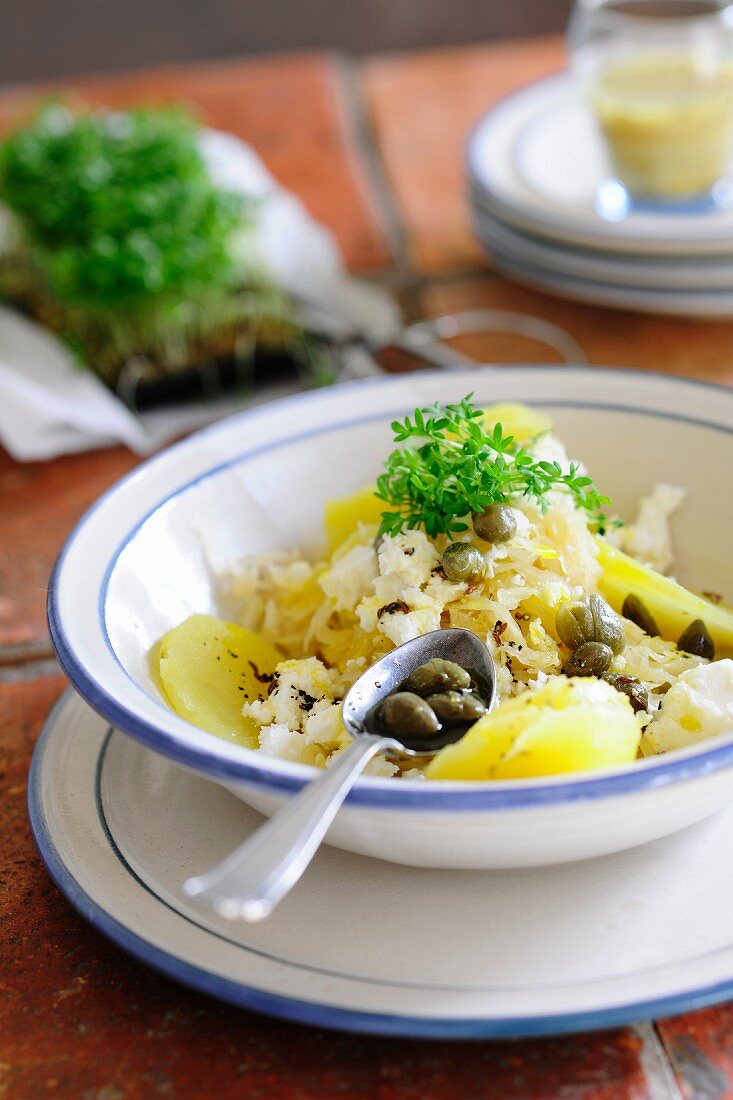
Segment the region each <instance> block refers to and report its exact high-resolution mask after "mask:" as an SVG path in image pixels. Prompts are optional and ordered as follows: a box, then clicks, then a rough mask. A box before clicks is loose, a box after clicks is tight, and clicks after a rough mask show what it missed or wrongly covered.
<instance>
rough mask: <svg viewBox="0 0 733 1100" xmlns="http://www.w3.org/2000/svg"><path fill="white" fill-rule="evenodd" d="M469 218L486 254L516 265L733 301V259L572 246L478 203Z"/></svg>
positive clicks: (645, 290) (569, 275) (605, 282)
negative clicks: (508, 221) (718, 295)
mask: <svg viewBox="0 0 733 1100" xmlns="http://www.w3.org/2000/svg"><path fill="white" fill-rule="evenodd" d="M471 214H472V216H473V224H474V228H475V231H476V234H477V236H478V237H479V238H480V240H481V242H482V243H483V244H484V245H485V246H486V247H487V249H488V250H489V252H490V253H493V252H494V251H496V252H497V253H499V254H501V255H504V256H508V257H509V258H510V259H512V260H514V261H515V262H516V263H520V264H526V265H527V266H529V267H540V268H545V269H546V271H548V272H552V273H554V274H558V275H560V276H566V277H568V278H571V279H583V280H588V279H590V280H592V281H593V282H597V283H601V284H609V285H611V286H615V287H619V286H621V287H624V286H629V285H632V286H633V287H634V288H638V287H641V288H642V289H643V291H644V292H646V293H649V292H656V291H662V292H668V291H673V292H676V293H685V294H689V293H692V294H697V295H700V294H701V293H705V294H708V295H709V294H710V293H711V292H712V293H713V294H714V293H715V292H718V291H722V292H724V293H725V294H727V295H728V296H729V297H733V255H731V256H730V257H728V256H713V257H708V258H707V259H706V260H697V259H695V260H691V259H687V260H680V259H677V258H676V257H675V258H672V257H669V256H662V257H650V256H625V255H621V254H619V253H618V252H608V251H607V252H602V251H598V250H593V249H587V248H575V247H573V246H572V245H569V244H567V243H565V242H564V241H549V240H547V239H546V238H542V237H538V236H537V235H536V234H532V233H525V232H523V231H522V230H520V229H515V228H514V227H513V226H510V225H507V224H506V223H505V222H502V221H500V220H499V219H498V218H497V217H496V216H495V215H493V214H491V213H489V211H488V210H487V209H486V208H485V207H482V206H481V205H480V204H479V203H472V205H471Z"/></svg>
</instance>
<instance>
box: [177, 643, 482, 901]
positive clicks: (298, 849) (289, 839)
mask: <svg viewBox="0 0 733 1100" xmlns="http://www.w3.org/2000/svg"><path fill="white" fill-rule="evenodd" d="M433 657H442V658H444V659H446V660H450V661H455V663H456V664H458V665H460V666H461V667H462V668H465V669H466V671H467V672H469V673H470V674H471V677H472V679H473V680H474V682H475V683H476V685H477V687H478V689H479V693H480V694H481V696H482V698H483V700H484V702H485V703H486V705H487V707H488V708H489V709H490V708H491V706H492V705H493V703H494V699H495V696H496V673H495V669H494V662H493V659H492V657H491V654H490V653H489V651H488V649H487V648H486V646H485V645H484V643H483V642H482V641H481V639H480V638H478V637H477V636H476V635H475V634H472V633H471V631H470V630H459V629H453V628H451V629H446V630H433V631H431V633H429V634H423V635H422V636H421V637H419V638H413V640H412V641H410V642H405V644H404V645H401V646H398V647H397V648H396V649H393V650H392V652H391V653H388V654H387V656H386V657H383V658H382V660H381V661H377V662H376V664H373V665H372V666H371V668H369V669H368V670H367V671H366V672H365V673H364V675H363V676H360V677H359V679H358V680H357V681H356V683H355V684H354V685H353V687H352V688H351V690H350V691H349V693H348V695H347V696H346V698H345V699H344V701H343V705H342V714H343V720H344V725H345V726H346V728H347V730H348V731H349V733H350V734H351V736H352V737H353V739H354V741H353V744H352V745H350V746H349V748H348V749H346V750H345V751H344V752H343V753H341V755H340V756H339V758H338V760H337V761H336V763H335V764H333V765H332V767H330V768H327V769H326V771H325V772H324V773H323V775H322V776H320V777H319V778H318V779H315V780H313V781H312V782H311V783H309V784H308V785H307V786H306V787H305V788H304V789H303V790H302V791H301V792H300V794H298V795H296V797H295V798H293V799H292V801H291V802H289V803H288V805H287V806H286V807H285V808H284V809H282V810H280V812H279V813H278V814H276V815H275V816H274V817H272V818H270V820H269V821H268V822H266V823H265V824H264V825H262V826H261V827H260V828H259V829H258V830H257V832H256V833H254V834H253V835H252V836H251V837H249V838H248V839H247V840H246V841H245V842H244V843H243V844H241V845H240V846H239V847H238V848H236V849H235V851H233V852H232V853H231V855H229V856H227V857H226V859H224V860H222V862H221V863H220V864H218V865H217V866H216V867H214V868H212V870H211V871H208V872H207V873H206V874H204V875H200V876H197V877H196V878H190V879H188V880H187V881H186V882H185V883H184V886H183V889H184V891H185V893H186V894H188V896H189V897H195V898H199V899H200V900H201V901H203V902H206V903H207V904H208V905H210V906H211V908H212V909H214V910H215V911H216V912H217V913H218V914H219V915H220V916H222V917H228V918H230V919H232V920H234V919H236V918H240V919H242V920H246V921H258V920H263V919H264V918H265V917H267V916H269V914H270V913H271V912H272V910H273V908H274V906H275V905H277V903H278V902H279V901H280V900H281V898H283V897H285V895H286V894H287V893H288V892H289V891H290V890H291V889H292V887H293V886H295V883H296V882H297V881H298V879H299V878H300V876H301V875H302V874H303V872H304V871H305V869H306V867H307V866H308V864H309V863H310V861H311V860H312V859H313V856H314V855H315V854H316V852H317V850H318V848H319V846H320V844H321V841H322V840H323V838H324V836H325V835H326V832H327V831H328V827H329V826H330V824H331V822H332V821H333V819H334V818H335V816H336V814H337V812H338V810H339V807H340V806H341V804H342V803H343V801H344V799H345V798H346V796H347V795H348V793H349V791H350V790H351V788H352V787H353V785H354V783H355V782H356V780H357V778H358V777H359V775H360V774H361V773H362V771H363V770H364V768H365V767H366V765H367V763H368V762H369V761H370V760H371V758H372V757H373V756H376V754H377V753H378V752H384V753H385V755H387V756H389V757H391V758H394V759H399V758H401V757H412V756H420V757H423V758H424V757H430V756H434V755H435V754H436V752H438V751H439V750H440V749H441V748H443V747H444V746H445V745H448V744H451V743H452V742H454V741H457V740H458V739H459V738H460V737H462V736H463V733H464V732H465V727H461V726H458V727H456V728H453V729H448V730H446V731H445V732H444V733H442V734H438V735H437V736H436V737H431V738H430V739H417V738H412V737H411V738H409V739H408V738H404V739H403V740H398V739H397V738H396V737H386V736H384V735H383V734H381V733H378V732H375V731H374V730H373V729H372V728H370V727H371V726H372V725H373V713H374V708H375V707H376V705H377V703H379V702H380V700H382V699H383V698H384V697H385V696H387V695H389V694H390V693H391V692H392V691H394V690H395V688H397V687H399V685H400V684H401V683H402V682H403V680H405V679H406V677H407V676H409V675H410V673H411V672H412V671H413V670H414V669H416V668H418V667H419V666H420V665H423V664H425V663H426V661H429V660H431V658H433Z"/></svg>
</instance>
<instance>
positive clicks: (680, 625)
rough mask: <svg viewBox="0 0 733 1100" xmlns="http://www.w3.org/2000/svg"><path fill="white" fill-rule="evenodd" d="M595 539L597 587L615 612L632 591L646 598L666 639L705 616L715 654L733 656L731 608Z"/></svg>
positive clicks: (603, 540)
mask: <svg viewBox="0 0 733 1100" xmlns="http://www.w3.org/2000/svg"><path fill="white" fill-rule="evenodd" d="M596 541H597V543H598V549H599V555H598V561H599V563H600V565H601V568H602V569H603V573H602V575H601V579H600V580H599V582H598V590H599V591H600V593H601V595H602V596H603V598H604V599H606V600H608V602H609V603H610V605H611V607H612V608H613V609H614V611H619V612H620V611H621V609H622V607H623V603H624V600H625V599H626V597H627V596H628V595H629V593H633V594H634V595H635V596H639V597H640V598H641V599H642V600H643V601H644V603H645V604H646V606H647V608H648V609H649V611H651V613H652V615H653V616H654V618H655V619H656V621H657V626H658V627H659V632H660V634H661V635H662V637H663V638H666V639H667V641H670V642H676V641H677V640H678V639H679V637H680V635H681V634H682V632H683V631H685V630H686V629H687V627H688V626H689V625H690V623H692V622H694V620H695V619H702V620H703V622H704V623H705V625H706V626H707V628H708V630H709V631H710V634H711V635H712V638H713V641H714V642H715V650H716V656H717V657H723V656H731V655H733V611H732V610H731V609H730V608H729V607H725V605H724V604H714V603H712V602H711V601H710V600H706V599H703V597H702V596H696V595H695V593H694V592H689V591H688V589H686V588H683V587H682V585H681V584H678V583H677V581H674V580H672V578H671V577H665V576H664V575H663V574H662V573H657V572H656V571H655V570H654V569H651V568H650V567H649V566H648V565H642V564H641V562H638V561H635V559H634V558H630V557H629V556H628V554H624V553H623V551H621V550H617V549H616V547H615V546H611V545H610V543H608V542H606V540H605V539H602V538H598V539H597V540H596Z"/></svg>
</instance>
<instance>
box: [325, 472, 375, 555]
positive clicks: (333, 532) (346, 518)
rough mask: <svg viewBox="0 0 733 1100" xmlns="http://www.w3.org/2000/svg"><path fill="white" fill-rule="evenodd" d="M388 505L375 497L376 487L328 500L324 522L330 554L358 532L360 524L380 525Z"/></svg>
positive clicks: (368, 487)
mask: <svg viewBox="0 0 733 1100" xmlns="http://www.w3.org/2000/svg"><path fill="white" fill-rule="evenodd" d="M387 508H388V505H386V504H385V502H384V501H383V500H378V499H377V498H376V497H375V495H374V485H367V486H366V487H365V488H364V489H359V490H357V492H355V493H350V494H349V495H348V496H345V497H335V498H334V499H333V500H327V501H326V503H325V505H324V517H323V518H324V522H325V526H326V538H327V539H328V548H329V552H333V550H335V549H336V547H337V546H340V545H341V543H342V542H344V540H345V539H347V538H348V537H349V535H351V534H353V532H354V531H355V530H356V525H357V524H358V523H380V522H381V519H382V512H384V511H386V510H387Z"/></svg>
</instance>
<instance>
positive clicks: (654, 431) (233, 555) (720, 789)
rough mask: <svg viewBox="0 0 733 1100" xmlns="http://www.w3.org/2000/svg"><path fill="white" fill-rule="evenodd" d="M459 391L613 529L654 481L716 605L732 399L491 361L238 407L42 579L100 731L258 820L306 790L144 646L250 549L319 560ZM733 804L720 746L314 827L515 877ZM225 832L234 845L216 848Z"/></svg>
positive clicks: (731, 456)
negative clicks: (586, 491)
mask: <svg viewBox="0 0 733 1100" xmlns="http://www.w3.org/2000/svg"><path fill="white" fill-rule="evenodd" d="M469 392H473V393H474V395H475V398H474V399H475V400H476V401H477V402H478V403H480V404H490V403H492V402H496V401H508V400H511V401H525V402H528V403H530V404H532V405H534V406H536V407H538V408H539V409H541V410H543V411H546V412H547V413H549V414H550V415H551V416H552V418H553V419H554V421H555V424H556V426H557V430H558V432H559V434H560V435H561V437H562V438H563V439H564V441H565V442H566V445H567V447H568V451H569V453H570V454H572V455H574V456H578V457H580V458H582V459H583V460H584V461H585V462H586V464H587V465H588V467H589V468H590V470H591V472H592V473H593V475H594V477H595V479H596V480H597V482H598V483H599V484H600V485H601V486H602V487H603V489H604V491H606V492H608V493H609V494H610V495H611V496H612V497H613V498H614V501H615V503H616V505H617V507H618V509H619V511H620V512H621V513H622V514H626V515H631V514H633V512H634V509H635V506H636V503H637V501H638V500H639V498H640V497H641V496H642V495H644V494H645V493H646V492H648V491H649V490H650V489H651V487H652V486H653V485H654V484H655V483H657V482H659V481H667V482H672V483H673V484H678V485H682V486H683V487H685V488H686V489H687V490H688V494H689V495H688V498H687V500H686V502H685V504H684V506H683V508H682V510H681V511H680V513H679V514H678V516H677V517H676V518H675V522H674V537H675V545H676V548H677V557H676V563H675V573H676V575H677V576H678V577H679V579H680V580H682V581H683V582H685V583H687V584H689V585H690V586H692V587H695V588H697V589H706V590H715V591H721V592H724V593H726V592H727V593H728V594H730V592H731V588H732V587H733V586H731V583H730V561H729V549H730V546H731V544H733V516H732V515H731V509H730V505H729V500H728V496H727V492H726V476H727V472H728V471H729V470H730V469H731V465H732V463H733V390H728V389H726V388H724V387H720V386H714V385H711V384H706V383H702V382H693V381H691V380H687V379H683V378H674V377H670V376H666V375H660V374H654V373H651V372H649V373H647V372H641V371H629V370H614V369H602V368H593V367H515V366H512V367H499V368H489V367H487V368H480V369H467V370H460V371H452V372H450V373H434V372H421V373H418V374H412V375H403V376H396V377H393V378H385V379H379V380H375V381H368V382H361V383H355V384H352V385H344V386H340V387H337V388H332V389H326V390H319V391H315V392H312V393H309V394H306V395H301V396H297V397H292V398H288V399H285V400H283V401H280V402H278V403H276V404H273V405H269V406H266V407H263V408H259V409H256V410H252V411H250V412H245V413H240V414H238V415H236V416H234V417H232V418H230V419H229V420H227V421H225V422H223V423H220V424H217V425H216V426H214V427H212V428H208V429H206V430H205V431H203V432H200V433H198V434H197V435H195V436H193V437H191V438H190V439H188V440H186V441H184V442H182V443H179V444H177V445H175V446H173V447H171V448H169V449H168V450H166V451H164V452H163V453H162V454H160V455H158V456H157V457H155V458H153V459H151V460H150V461H148V462H146V463H145V464H144V465H142V466H141V467H139V468H138V469H137V470H136V471H135V472H133V473H132V474H131V475H129V476H128V477H127V478H125V479H123V480H122V481H121V482H120V483H119V484H118V485H117V486H115V487H114V488H113V489H111V490H110V491H109V492H107V493H106V494H105V495H104V496H103V497H102V498H101V499H100V500H99V501H98V502H97V504H96V505H95V506H94V507H93V508H92V509H91V510H90V511H89V512H88V513H87V515H86V516H85V517H84V518H83V519H82V520H81V522H80V523H79V525H78V526H77V528H76V530H75V531H74V532H73V533H72V535H71V537H70V538H69V540H68V542H67V544H66V546H65V548H64V550H63V551H62V554H61V556H60V558H59V561H58V563H57V565H56V568H55V571H54V574H53V577H52V581H51V586H50V592H49V624H50V629H51V635H52V639H53V643H54V646H55V648H56V651H57V653H58V656H59V659H60V661H61V663H62V665H63V667H64V669H65V671H66V672H67V674H68V676H69V678H70V680H71V682H72V684H73V685H74V687H75V688H76V690H77V691H78V692H79V693H80V694H81V695H82V696H83V697H84V698H85V699H86V700H87V702H88V703H89V704H90V705H91V706H92V707H93V708H95V709H96V710H97V711H98V712H99V713H100V714H102V715H103V716H104V717H105V718H106V719H107V720H108V721H109V722H110V723H111V724H112V725H113V726H115V727H116V728H118V729H119V730H122V731H124V732H125V733H127V734H129V735H130V736H132V737H134V738H137V739H138V740H139V741H141V742H143V743H144V744H145V745H147V746H149V747H150V748H152V749H154V750H156V751H157V752H160V753H162V754H164V755H165V756H167V757H169V758H170V759H172V760H174V761H176V762H177V763H178V764H180V765H181V766H182V767H183V768H187V769H189V770H191V771H193V772H195V773H197V774H200V775H202V776H206V777H209V778H210V779H212V780H214V781H216V782H219V783H221V784H222V785H224V786H225V787H227V788H228V789H229V790H231V791H233V792H234V793H236V794H237V795H238V796H239V797H240V798H241V799H242V800H243V801H245V802H246V803H248V804H249V805H251V806H253V807H254V808H255V809H257V810H260V811H261V812H263V813H265V814H271V813H273V812H274V811H276V810H277V809H278V808H280V807H281V806H282V805H283V804H284V803H285V802H287V800H288V799H290V798H291V797H292V796H293V795H294V794H295V793H296V792H297V791H299V790H300V789H301V788H302V787H303V785H304V784H305V783H307V782H308V781H309V780H310V779H312V778H314V776H315V775H316V770H315V769H313V768H310V767H308V766H306V765H302V764H297V763H292V762H289V761H285V760H280V759H276V758H274V757H272V756H268V755H265V754H262V753H259V752H257V751H253V750H249V749H246V748H243V747H241V746H238V745H235V744H231V743H229V742H227V741H224V740H222V739H220V738H218V737H215V736H214V735H211V734H208V733H205V732H203V731H202V730H200V729H198V728H196V727H195V726H193V725H191V724H189V723H188V722H186V721H184V720H183V719H182V718H179V717H178V716H177V715H176V714H174V713H173V712H172V711H171V710H170V709H169V707H168V706H167V705H166V703H165V701H164V700H163V698H162V697H161V695H160V693H159V691H158V688H157V686H156V683H155V679H154V676H153V675H152V674H151V666H150V652H151V649H152V647H153V646H154V644H155V643H156V641H157V640H158V639H159V638H160V637H161V635H162V634H163V633H164V632H165V631H166V630H168V629H169V628H170V627H172V626H174V625H175V624H177V623H179V622H180V621H181V620H182V619H184V618H185V617H186V616H187V615H189V614H191V613H193V612H204V613H221V612H224V613H226V608H222V607H221V605H220V602H219V598H218V585H217V577H218V576H219V575H220V574H221V572H222V571H225V570H227V569H230V568H232V567H234V566H236V563H237V562H238V561H240V560H241V559H242V558H244V557H246V556H248V555H250V554H259V553H263V552H267V551H268V550H274V549H278V550H280V549H292V548H297V547H306V548H307V547H309V546H315V545H316V544H317V543H318V541H319V539H320V538H321V536H322V506H323V502H324V501H325V500H326V499H327V498H329V497H333V496H339V495H341V494H344V493H348V492H350V491H352V490H354V489H357V488H359V487H361V486H363V485H365V484H367V483H368V482H369V481H371V480H372V479H373V478H374V476H375V475H376V474H377V472H378V471H379V469H380V465H381V462H382V460H383V458H384V457H385V456H386V454H387V453H388V452H389V450H390V449H391V433H390V428H389V425H390V421H392V420H393V419H394V418H395V417H399V416H402V415H404V414H405V413H407V412H409V411H411V410H412V409H413V408H414V407H415V406H416V405H427V404H431V403H432V402H434V401H436V400H437V401H449V400H455V399H458V398H460V397H462V396H463V395H465V394H466V393H469ZM731 800H733V730H731V734H730V736H725V737H722V738H718V739H716V740H713V741H709V742H706V743H703V744H702V745H700V746H699V747H697V748H692V749H686V750H682V751H679V752H676V753H671V754H669V755H667V756H659V757H655V758H651V759H647V760H644V761H639V762H637V763H635V764H633V765H631V766H628V767H624V768H617V769H613V770H607V771H603V772H600V771H599V772H594V773H586V774H578V775H567V776H558V777H554V778H548V779H533V780H521V781H520V780H515V781H511V782H501V783H498V782H493V783H475V782H472V783H460V782H440V783H438V782H435V783H428V782H425V781H421V780H395V779H378V778H373V777H364V778H362V779H360V780H359V781H358V783H357V784H356V786H355V788H354V790H353V792H352V793H351V794H350V796H349V798H348V799H347V802H346V804H345V806H344V807H343V809H342V811H341V812H340V813H339V815H338V818H337V820H336V822H335V824H334V826H333V827H332V829H331V830H330V832H329V835H328V841H329V842H330V843H331V844H334V845H336V846H338V847H340V848H344V849H347V850H351V851H354V852H360V853H363V854H366V855H370V856H376V857H379V858H381V859H386V860H391V861H393V862H397V863H404V864H412V865H416V866H426V867H450V868H471V869H478V868H490V867H525V866H537V865H545V864H552V863H562V862H568V861H572V860H577V859H585V858H589V857H593V856H599V855H603V854H605V853H610V852H614V851H620V850H623V849H626V848H631V847H634V846H636V845H639V844H643V843H645V842H647V841H650V840H653V839H656V838H658V837H661V836H664V835H666V834H669V833H672V832H674V831H676V830H678V829H682V828H684V827H686V826H688V825H691V824H693V823H694V822H697V821H700V820H702V819H703V818H705V817H707V816H709V815H710V814H712V813H714V812H715V811H716V810H718V809H720V808H721V807H722V806H724V805H725V804H727V803H729V802H730V801H731ZM238 839H239V838H238V837H236V836H234V837H232V841H233V842H236V841H237V840H238Z"/></svg>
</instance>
